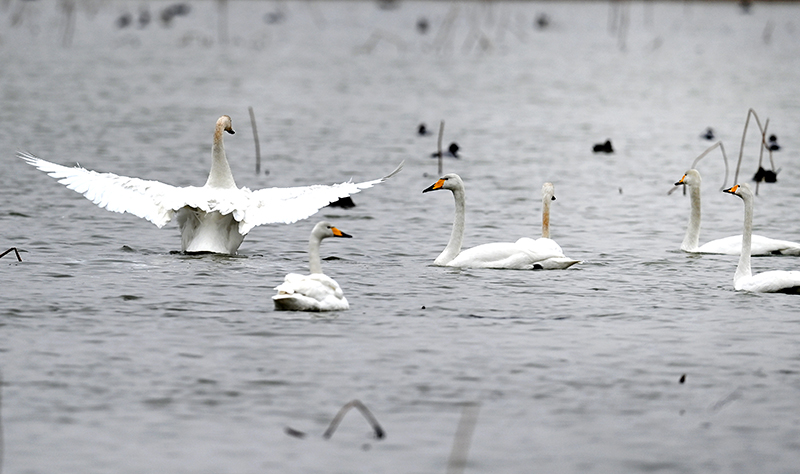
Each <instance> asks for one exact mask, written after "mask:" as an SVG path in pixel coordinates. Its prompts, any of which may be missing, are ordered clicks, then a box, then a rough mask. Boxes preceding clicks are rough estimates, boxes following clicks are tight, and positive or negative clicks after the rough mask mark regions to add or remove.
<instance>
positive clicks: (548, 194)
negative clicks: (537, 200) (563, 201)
mask: <svg viewBox="0 0 800 474" xmlns="http://www.w3.org/2000/svg"><path fill="white" fill-rule="evenodd" d="M555 200H556V191H555V187H554V186H553V183H544V184H543V185H542V201H545V202H546V201H555Z"/></svg>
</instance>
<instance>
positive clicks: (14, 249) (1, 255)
mask: <svg viewBox="0 0 800 474" xmlns="http://www.w3.org/2000/svg"><path fill="white" fill-rule="evenodd" d="M12 250H13V251H14V254H15V255H16V256H17V261H19V262H21V261H22V257H20V256H19V251H18V250H17V248H16V247H11V248H10V249H8V250H6V251H5V252H3V253H0V258H3V257H5V256H6V254H8V253H9V252H11V251H12Z"/></svg>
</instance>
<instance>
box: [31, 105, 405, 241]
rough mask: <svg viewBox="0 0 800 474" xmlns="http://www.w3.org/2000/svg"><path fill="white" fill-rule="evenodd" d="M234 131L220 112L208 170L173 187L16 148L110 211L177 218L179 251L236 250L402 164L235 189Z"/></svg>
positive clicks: (157, 220)
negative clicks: (266, 228)
mask: <svg viewBox="0 0 800 474" xmlns="http://www.w3.org/2000/svg"><path fill="white" fill-rule="evenodd" d="M223 132H227V133H230V134H233V133H234V131H233V128H232V125H231V118H230V117H229V116H227V115H223V116H222V117H220V118H219V119H218V120H217V124H216V128H215V129H214V142H213V145H212V147H211V155H212V158H211V171H210V172H209V174H208V180H207V181H206V184H205V185H203V186H201V187H195V186H186V187H177V186H171V185H169V184H165V183H161V182H158V181H148V180H143V179H139V178H129V177H126V176H118V175H115V174H112V173H97V172H95V171H91V170H87V169H84V168H81V167H75V168H68V167H66V166H61V165H57V164H55V163H50V162H49V161H45V160H42V159H40V158H37V157H36V156H34V155H32V154H30V153H25V152H18V153H17V155H18V156H19V157H20V158H21V159H23V160H25V161H26V162H27V163H28V164H30V165H32V166H34V167H36V168H38V169H39V170H41V171H44V172H45V173H47V174H48V175H49V176H51V177H52V178H55V179H57V180H58V182H59V183H61V184H63V185H65V186H66V187H67V188H69V189H72V190H73V191H76V192H78V193H80V194H83V195H84V197H86V199H88V200H90V201H92V202H93V203H95V204H97V205H98V206H100V207H102V208H104V209H108V210H109V211H114V212H119V213H124V212H129V213H131V214H133V215H135V216H137V217H141V218H143V219H147V220H148V221H150V222H152V223H153V224H155V225H156V226H157V227H159V228H161V227H163V226H164V225H165V224H166V223H167V222H169V221H170V220H172V218H173V217H177V221H178V226H179V227H180V230H181V250H182V251H184V252H188V253H201V252H210V253H221V254H231V255H234V254H236V251H237V250H238V248H239V246H240V245H241V244H242V241H243V240H244V237H245V236H246V235H247V233H248V232H250V230H251V229H252V228H253V227H256V226H259V225H263V224H272V223H284V224H291V223H293V222H296V221H298V220H301V219H305V218H307V217H309V216H311V215H313V214H314V213H316V212H317V211H318V210H320V209H321V208H323V207H325V206H326V205H328V204H330V203H331V202H334V201H336V200H337V199H339V198H343V197H346V196H349V195H351V194H355V193H357V192H359V191H361V190H362V189H367V188H371V187H372V186H374V185H375V184H378V183H382V182H383V181H385V180H386V179H388V178H390V177H392V176H394V175H395V174H396V173H398V172H399V171H400V170H401V169H402V167H403V164H402V163H401V164H400V166H398V167H397V169H395V170H394V171H392V172H391V173H390V174H388V175H387V176H384V177H383V178H379V179H375V180H372V181H365V182H362V183H353V182H346V183H340V184H334V185H330V186H326V185H312V186H300V187H292V188H265V189H259V190H256V191H251V190H250V189H248V188H245V187H242V188H237V187H236V183H235V182H234V180H233V174H232V173H231V168H230V165H228V159H227V157H226V156H225V147H224V146H223V142H222V134H223Z"/></svg>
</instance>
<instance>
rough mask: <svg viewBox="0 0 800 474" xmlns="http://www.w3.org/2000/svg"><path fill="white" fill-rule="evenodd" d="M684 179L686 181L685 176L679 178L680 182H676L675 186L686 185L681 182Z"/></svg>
mask: <svg viewBox="0 0 800 474" xmlns="http://www.w3.org/2000/svg"><path fill="white" fill-rule="evenodd" d="M684 179H686V175H683V178H681V180H680V181H678V182H677V183H675V186H680V185H681V184H686V183H684V182H683V180H684Z"/></svg>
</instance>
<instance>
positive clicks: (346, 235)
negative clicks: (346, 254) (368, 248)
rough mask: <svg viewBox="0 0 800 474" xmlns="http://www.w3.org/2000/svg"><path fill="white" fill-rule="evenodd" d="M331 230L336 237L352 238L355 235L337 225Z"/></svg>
mask: <svg viewBox="0 0 800 474" xmlns="http://www.w3.org/2000/svg"><path fill="white" fill-rule="evenodd" d="M331 231H333V236H334V237H345V238H347V239H349V238H352V237H353V236H352V235H350V234H345V233H344V232H342V231H341V230H339V229H337V228H336V227H331Z"/></svg>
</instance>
